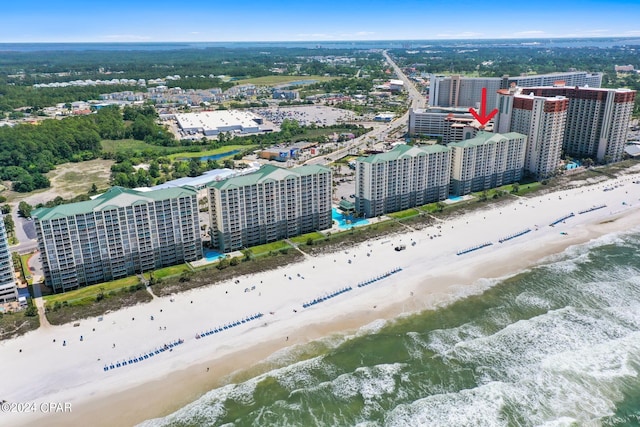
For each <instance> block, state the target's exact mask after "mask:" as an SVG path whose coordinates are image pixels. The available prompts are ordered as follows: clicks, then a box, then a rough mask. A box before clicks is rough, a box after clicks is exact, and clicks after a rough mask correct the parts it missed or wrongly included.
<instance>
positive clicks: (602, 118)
mask: <svg viewBox="0 0 640 427" xmlns="http://www.w3.org/2000/svg"><path fill="white" fill-rule="evenodd" d="M522 92H523V93H531V94H533V95H534V96H544V97H556V96H564V97H566V98H568V99H569V108H568V111H567V124H566V126H565V131H564V139H563V144H562V148H563V149H564V151H565V153H566V154H568V155H569V156H572V157H577V158H583V157H591V158H594V159H596V160H597V161H598V162H601V163H609V162H617V161H619V160H621V159H622V155H623V153H624V146H625V143H626V141H627V132H628V130H629V121H630V120H631V113H632V111H633V104H634V100H635V96H636V91H635V90H630V89H592V88H581V87H566V86H565V87H533V88H524V89H522Z"/></svg>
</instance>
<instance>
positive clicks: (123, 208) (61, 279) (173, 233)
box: [32, 187, 202, 292]
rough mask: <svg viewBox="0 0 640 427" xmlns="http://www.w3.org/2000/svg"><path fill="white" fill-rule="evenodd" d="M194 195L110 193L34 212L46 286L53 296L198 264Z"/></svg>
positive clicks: (199, 247)
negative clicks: (184, 265)
mask: <svg viewBox="0 0 640 427" xmlns="http://www.w3.org/2000/svg"><path fill="white" fill-rule="evenodd" d="M196 196H197V192H196V190H195V189H191V188H168V189H163V190H156V191H148V192H140V191H135V190H128V189H124V188H121V187H113V188H111V189H110V190H109V191H107V192H106V193H104V194H101V195H100V196H98V197H96V198H95V199H93V200H88V201H86V202H78V203H71V204H67V205H60V206H56V207H53V208H40V209H36V210H35V211H33V214H32V215H33V218H34V222H35V227H36V233H37V235H38V247H39V249H40V254H41V258H42V267H43V271H44V276H45V283H46V284H47V285H48V286H51V287H52V288H53V290H54V291H55V292H64V291H67V290H71V289H76V288H78V287H81V286H85V285H91V284H95V283H102V282H107V281H110V280H114V279H119V278H122V277H127V276H132V275H134V274H138V273H141V272H144V271H150V270H155V269H158V268H162V267H166V266H169V265H175V264H181V263H184V262H187V261H195V260H198V259H200V258H202V239H201V237H200V224H199V220H198V202H197V198H196Z"/></svg>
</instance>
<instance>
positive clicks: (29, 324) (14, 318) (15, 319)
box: [0, 310, 40, 340]
mask: <svg viewBox="0 0 640 427" xmlns="http://www.w3.org/2000/svg"><path fill="white" fill-rule="evenodd" d="M26 314H27V310H21V311H18V312H15V313H14V312H8V313H1V314H0V340H5V339H9V338H13V337H17V336H19V335H23V334H25V333H27V332H29V331H33V330H34V329H38V327H39V326H40V319H38V316H27V315H26Z"/></svg>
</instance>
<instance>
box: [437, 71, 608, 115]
mask: <svg viewBox="0 0 640 427" xmlns="http://www.w3.org/2000/svg"><path fill="white" fill-rule="evenodd" d="M512 84H515V85H516V86H520V87H530V86H553V85H556V84H562V85H565V86H571V87H575V86H581V87H582V86H588V87H592V88H599V87H600V86H601V85H602V73H587V72H584V71H570V72H566V73H551V74H538V75H533V76H517V77H509V76H504V77H464V76H460V75H451V76H438V75H434V74H432V75H430V76H429V106H430V107H467V108H468V107H473V108H477V107H478V105H479V104H480V102H481V101H482V88H486V89H487V111H491V110H492V109H493V108H495V107H496V106H497V104H496V102H497V91H498V89H508V88H509V87H510V86H511V85H512Z"/></svg>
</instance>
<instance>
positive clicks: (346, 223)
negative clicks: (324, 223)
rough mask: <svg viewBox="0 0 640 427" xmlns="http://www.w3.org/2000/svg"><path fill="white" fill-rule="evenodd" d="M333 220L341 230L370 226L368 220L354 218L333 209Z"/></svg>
mask: <svg viewBox="0 0 640 427" xmlns="http://www.w3.org/2000/svg"><path fill="white" fill-rule="evenodd" d="M331 218H332V219H333V220H334V221H336V222H337V223H338V227H340V228H351V227H358V226H361V225H366V224H369V220H368V219H365V218H354V217H353V216H351V215H343V214H341V213H340V212H339V211H338V209H336V208H332V209H331Z"/></svg>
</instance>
